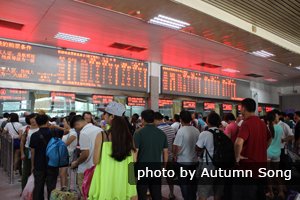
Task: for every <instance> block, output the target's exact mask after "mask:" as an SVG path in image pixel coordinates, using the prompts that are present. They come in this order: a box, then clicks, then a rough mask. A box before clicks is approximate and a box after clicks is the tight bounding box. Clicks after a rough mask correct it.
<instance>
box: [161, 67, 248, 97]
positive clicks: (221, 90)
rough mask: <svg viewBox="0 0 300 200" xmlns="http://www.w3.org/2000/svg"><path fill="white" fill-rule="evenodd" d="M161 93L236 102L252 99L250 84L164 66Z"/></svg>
mask: <svg viewBox="0 0 300 200" xmlns="http://www.w3.org/2000/svg"><path fill="white" fill-rule="evenodd" d="M161 92H162V93H163V94H174V95H183V96H194V97H199V96H201V97H208V98H218V99H231V100H236V99H240V98H244V97H250V83H249V82H245V81H239V80H235V79H231V78H224V77H219V76H214V75H208V74H204V73H201V72H198V71H191V70H186V69H178V68H173V67H165V66H162V67H161Z"/></svg>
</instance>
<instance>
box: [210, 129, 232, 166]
mask: <svg viewBox="0 0 300 200" xmlns="http://www.w3.org/2000/svg"><path fill="white" fill-rule="evenodd" d="M208 131H209V132H211V134H213V138H214V154H213V156H211V155H210V154H209V153H208V151H207V150H206V162H207V160H208V159H207V156H209V158H210V159H211V160H212V163H213V165H214V166H215V167H217V168H222V169H228V168H232V167H234V165H235V154H234V147H233V143H232V141H231V139H229V138H228V137H227V136H226V135H225V134H224V133H223V131H221V130H219V129H217V130H212V129H209V130H208Z"/></svg>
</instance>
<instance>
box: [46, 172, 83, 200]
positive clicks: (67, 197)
mask: <svg viewBox="0 0 300 200" xmlns="http://www.w3.org/2000/svg"><path fill="white" fill-rule="evenodd" d="M68 171H69V176H68V188H67V189H66V190H63V191H62V190H60V189H55V190H53V191H52V192H51V195H50V200H79V199H80V195H79V192H78V190H77V189H76V188H77V183H76V180H77V179H76V175H77V173H76V171H74V187H73V189H70V186H71V178H70V177H71V174H72V173H71V169H70V168H69V170H68Z"/></svg>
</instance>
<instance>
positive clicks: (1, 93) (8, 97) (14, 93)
mask: <svg viewBox="0 0 300 200" xmlns="http://www.w3.org/2000/svg"><path fill="white" fill-rule="evenodd" d="M23 100H29V91H27V90H19V89H7V88H0V101H23Z"/></svg>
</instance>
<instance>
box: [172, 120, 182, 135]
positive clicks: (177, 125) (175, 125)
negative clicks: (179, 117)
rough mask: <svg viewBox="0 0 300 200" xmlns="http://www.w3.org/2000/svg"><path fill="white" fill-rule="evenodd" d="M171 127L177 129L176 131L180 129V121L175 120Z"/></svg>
mask: <svg viewBox="0 0 300 200" xmlns="http://www.w3.org/2000/svg"><path fill="white" fill-rule="evenodd" d="M171 127H172V128H173V129H174V130H175V133H176V132H177V131H178V129H179V128H180V123H179V122H174V123H173V124H172V125H171Z"/></svg>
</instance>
